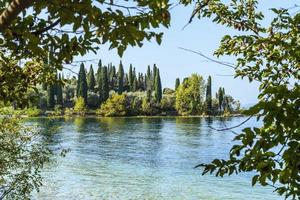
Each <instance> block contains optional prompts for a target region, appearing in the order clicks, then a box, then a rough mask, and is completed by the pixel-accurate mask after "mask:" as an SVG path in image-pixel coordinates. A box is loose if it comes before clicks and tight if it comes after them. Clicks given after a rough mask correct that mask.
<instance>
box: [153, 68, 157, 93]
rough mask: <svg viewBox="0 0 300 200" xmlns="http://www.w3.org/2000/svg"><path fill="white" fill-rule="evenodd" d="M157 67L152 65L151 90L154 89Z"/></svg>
mask: <svg viewBox="0 0 300 200" xmlns="http://www.w3.org/2000/svg"><path fill="white" fill-rule="evenodd" d="M157 69H158V68H157V67H156V64H154V65H153V77H152V90H155V85H156V83H155V81H156V73H157Z"/></svg>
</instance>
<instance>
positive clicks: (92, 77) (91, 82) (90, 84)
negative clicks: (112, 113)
mask: <svg viewBox="0 0 300 200" xmlns="http://www.w3.org/2000/svg"><path fill="white" fill-rule="evenodd" d="M87 83H88V88H89V90H90V91H91V92H94V91H95V86H96V80H95V74H94V69H93V66H92V65H91V66H90V71H89V74H88V78H87Z"/></svg>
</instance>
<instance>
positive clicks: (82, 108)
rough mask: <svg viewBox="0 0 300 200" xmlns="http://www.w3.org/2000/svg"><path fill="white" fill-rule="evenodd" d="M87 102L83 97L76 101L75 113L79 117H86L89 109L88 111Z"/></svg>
mask: <svg viewBox="0 0 300 200" xmlns="http://www.w3.org/2000/svg"><path fill="white" fill-rule="evenodd" d="M85 102H86V101H85V100H84V98H83V97H81V96H79V97H77V99H76V101H75V106H74V112H75V113H76V114H78V115H85V113H86V111H87V109H86V103H85Z"/></svg>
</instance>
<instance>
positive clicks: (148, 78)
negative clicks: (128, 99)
mask: <svg viewBox="0 0 300 200" xmlns="http://www.w3.org/2000/svg"><path fill="white" fill-rule="evenodd" d="M145 79H146V80H145V81H146V90H151V88H152V86H151V80H152V78H151V70H150V65H148V68H147V74H146V75H145Z"/></svg>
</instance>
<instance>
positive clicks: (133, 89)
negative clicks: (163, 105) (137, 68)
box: [132, 77, 138, 92]
mask: <svg viewBox="0 0 300 200" xmlns="http://www.w3.org/2000/svg"><path fill="white" fill-rule="evenodd" d="M137 87H138V83H137V78H136V77H134V78H133V84H132V92H135V91H137Z"/></svg>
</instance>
